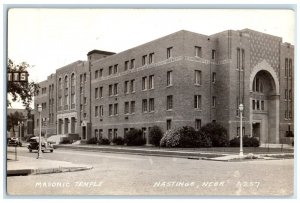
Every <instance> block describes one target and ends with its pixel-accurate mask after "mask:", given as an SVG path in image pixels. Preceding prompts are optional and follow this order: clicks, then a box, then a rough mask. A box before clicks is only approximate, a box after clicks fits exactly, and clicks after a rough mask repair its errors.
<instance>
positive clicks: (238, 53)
mask: <svg viewBox="0 0 300 203" xmlns="http://www.w3.org/2000/svg"><path fill="white" fill-rule="evenodd" d="M236 51H237V54H236V69H240V64H241V62H240V56H241V50H240V48H237V50H236Z"/></svg>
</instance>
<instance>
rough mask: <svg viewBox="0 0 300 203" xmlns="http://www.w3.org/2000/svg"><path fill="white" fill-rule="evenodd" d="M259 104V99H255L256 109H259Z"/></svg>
mask: <svg viewBox="0 0 300 203" xmlns="http://www.w3.org/2000/svg"><path fill="white" fill-rule="evenodd" d="M259 105H260V102H259V100H257V101H256V109H257V110H259V109H260V107H259Z"/></svg>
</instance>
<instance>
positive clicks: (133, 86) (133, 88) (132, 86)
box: [130, 79, 135, 92]
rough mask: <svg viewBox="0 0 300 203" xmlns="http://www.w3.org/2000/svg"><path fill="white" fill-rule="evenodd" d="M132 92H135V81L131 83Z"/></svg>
mask: <svg viewBox="0 0 300 203" xmlns="http://www.w3.org/2000/svg"><path fill="white" fill-rule="evenodd" d="M130 91H131V92H135V80H134V79H133V80H131V81H130Z"/></svg>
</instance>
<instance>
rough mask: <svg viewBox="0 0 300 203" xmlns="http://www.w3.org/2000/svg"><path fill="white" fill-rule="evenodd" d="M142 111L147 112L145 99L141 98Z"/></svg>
mask: <svg viewBox="0 0 300 203" xmlns="http://www.w3.org/2000/svg"><path fill="white" fill-rule="evenodd" d="M142 111H143V112H147V99H143V101H142Z"/></svg>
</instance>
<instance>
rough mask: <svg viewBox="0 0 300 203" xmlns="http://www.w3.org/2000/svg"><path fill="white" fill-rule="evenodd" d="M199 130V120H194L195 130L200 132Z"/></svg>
mask: <svg viewBox="0 0 300 203" xmlns="http://www.w3.org/2000/svg"><path fill="white" fill-rule="evenodd" d="M200 128H201V119H196V120H195V129H196V130H200Z"/></svg>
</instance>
